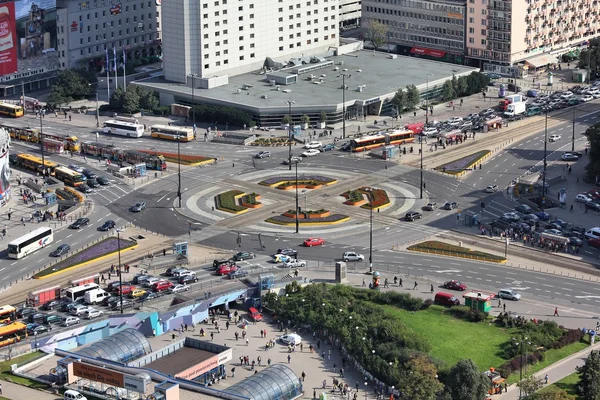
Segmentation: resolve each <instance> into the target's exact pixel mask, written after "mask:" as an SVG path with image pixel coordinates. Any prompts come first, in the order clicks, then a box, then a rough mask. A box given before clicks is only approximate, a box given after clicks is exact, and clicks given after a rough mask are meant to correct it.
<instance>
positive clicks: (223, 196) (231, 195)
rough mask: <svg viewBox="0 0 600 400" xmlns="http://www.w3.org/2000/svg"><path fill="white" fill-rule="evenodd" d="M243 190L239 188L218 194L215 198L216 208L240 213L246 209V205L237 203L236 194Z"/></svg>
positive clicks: (238, 194)
mask: <svg viewBox="0 0 600 400" xmlns="http://www.w3.org/2000/svg"><path fill="white" fill-rule="evenodd" d="M242 194H244V192H242V191H240V190H230V191H227V192H224V193H220V194H218V195H217V196H216V197H215V199H216V200H217V209H219V210H221V211H227V212H231V213H234V214H235V213H240V212H242V211H246V210H248V209H247V208H246V207H243V206H240V205H239V204H237V201H236V196H240V195H242Z"/></svg>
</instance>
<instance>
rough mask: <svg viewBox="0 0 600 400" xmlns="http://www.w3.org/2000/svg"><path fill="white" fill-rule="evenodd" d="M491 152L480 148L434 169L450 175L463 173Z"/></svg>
mask: <svg viewBox="0 0 600 400" xmlns="http://www.w3.org/2000/svg"><path fill="white" fill-rule="evenodd" d="M491 153H492V152H491V151H490V150H481V151H478V152H476V153H473V154H469V155H468V156H465V157H462V158H459V159H458V160H454V161H451V162H448V163H446V164H442V165H440V166H438V167H436V168H434V169H435V170H436V171H440V172H444V173H446V174H450V175H459V174H464V173H465V172H466V171H468V170H470V169H473V167H474V166H475V165H477V163H479V162H480V161H482V160H483V159H484V158H486V157H487V156H489V155H490V154H491Z"/></svg>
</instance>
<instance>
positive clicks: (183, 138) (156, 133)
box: [150, 125, 194, 142]
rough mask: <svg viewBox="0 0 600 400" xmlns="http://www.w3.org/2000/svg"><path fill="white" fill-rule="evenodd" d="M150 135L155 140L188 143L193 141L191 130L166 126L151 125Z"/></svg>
mask: <svg viewBox="0 0 600 400" xmlns="http://www.w3.org/2000/svg"><path fill="white" fill-rule="evenodd" d="M150 135H151V136H152V137H153V138H157V139H168V140H178V138H179V141H180V142H189V141H191V140H194V131H193V130H192V129H191V128H184V127H178V126H168V125H152V127H150Z"/></svg>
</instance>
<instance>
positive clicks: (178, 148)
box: [177, 136, 181, 208]
mask: <svg viewBox="0 0 600 400" xmlns="http://www.w3.org/2000/svg"><path fill="white" fill-rule="evenodd" d="M180 143H181V136H177V199H178V200H179V201H178V202H179V208H181V153H180V146H179V144H180Z"/></svg>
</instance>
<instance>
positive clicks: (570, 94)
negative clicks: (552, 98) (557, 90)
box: [560, 91, 573, 99]
mask: <svg viewBox="0 0 600 400" xmlns="http://www.w3.org/2000/svg"><path fill="white" fill-rule="evenodd" d="M571 97H573V92H569V91H567V92H564V93H563V94H561V95H560V98H561V99H570V98H571Z"/></svg>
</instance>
